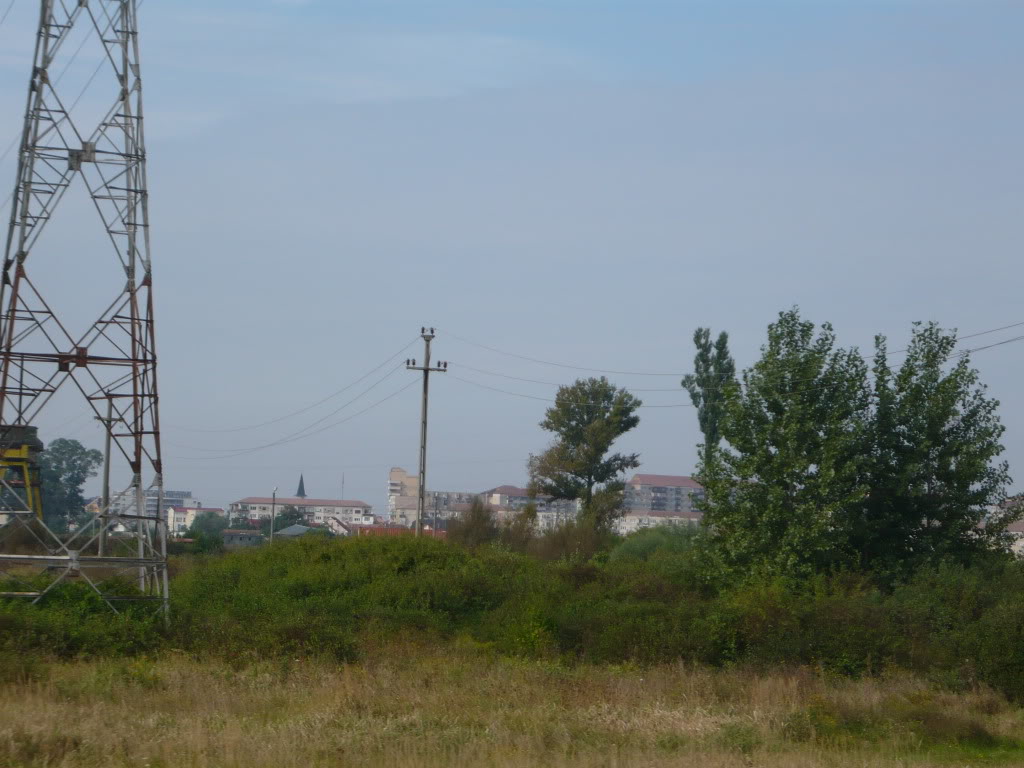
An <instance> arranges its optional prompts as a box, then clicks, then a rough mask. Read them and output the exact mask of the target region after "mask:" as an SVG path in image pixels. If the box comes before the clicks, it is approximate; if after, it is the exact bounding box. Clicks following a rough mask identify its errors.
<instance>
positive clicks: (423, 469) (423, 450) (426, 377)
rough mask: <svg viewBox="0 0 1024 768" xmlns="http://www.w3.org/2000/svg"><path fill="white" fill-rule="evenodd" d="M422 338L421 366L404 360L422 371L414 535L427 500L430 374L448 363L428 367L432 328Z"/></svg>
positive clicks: (411, 368)
mask: <svg viewBox="0 0 1024 768" xmlns="http://www.w3.org/2000/svg"><path fill="white" fill-rule="evenodd" d="M420 335H421V336H422V337H423V365H416V361H415V360H406V361H405V367H406V368H408V369H409V370H410V371H423V406H422V410H421V415H420V484H419V485H420V487H419V497H418V498H417V499H416V535H417V536H419V535H420V529H421V528H422V527H423V510H424V507H425V506H426V500H427V401H428V399H429V392H430V373H431V371H433V372H434V373H445V372H446V371H447V370H448V363H446V362H438V364H437V367H436V368H431V367H430V342H431V341H433V339H434V329H433V328H420Z"/></svg>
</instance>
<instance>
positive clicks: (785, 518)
mask: <svg viewBox="0 0 1024 768" xmlns="http://www.w3.org/2000/svg"><path fill="white" fill-rule="evenodd" d="M724 392H725V395H726V399H725V408H724V410H723V412H722V417H721V421H720V427H721V432H722V437H724V438H725V440H726V442H727V443H728V447H726V448H714V449H712V450H711V451H709V452H705V455H704V456H702V459H701V464H700V468H699V471H698V474H699V477H700V479H701V482H702V483H703V484H704V486H705V489H706V493H707V497H706V500H705V502H704V508H705V517H704V520H705V524H706V525H708V526H709V527H710V529H711V531H712V535H713V537H714V540H715V541H716V542H717V544H718V545H719V547H720V550H721V553H722V555H723V558H724V561H725V562H726V564H728V565H731V566H733V567H735V568H743V569H749V568H752V567H753V568H767V569H769V570H772V571H774V572H782V573H805V572H807V571H810V570H814V569H820V568H827V567H829V566H832V565H835V564H837V563H840V562H844V561H846V560H847V559H848V556H849V552H848V551H847V548H846V542H847V540H848V531H847V530H846V528H847V523H848V521H847V519H846V512H847V510H849V509H850V507H851V506H853V505H855V504H857V503H859V502H860V500H861V499H863V497H864V496H865V494H866V493H867V485H866V462H867V460H868V455H867V454H866V453H865V452H864V449H865V438H866V435H867V430H868V421H869V411H870V390H869V387H868V383H867V366H866V364H865V363H864V361H863V359H862V358H861V356H860V354H859V353H858V352H857V351H856V350H852V349H851V350H843V349H836V346H835V334H834V333H833V330H832V327H831V326H830V325H828V324H825V325H822V326H821V328H820V329H819V330H818V332H817V334H815V327H814V324H813V323H811V322H807V321H804V320H801V318H800V315H799V312H798V310H796V309H792V310H790V311H788V312H782V313H780V314H779V319H778V320H777V321H776V322H774V323H772V324H771V325H769V326H768V343H767V344H766V345H765V346H764V347H762V350H761V359H760V360H759V361H758V362H757V363H756V364H755V365H754V366H753V367H752V368H751V369H749V370H747V371H744V373H743V381H742V386H740V385H738V384H734V385H731V386H729V387H727V388H726V389H725V390H724Z"/></svg>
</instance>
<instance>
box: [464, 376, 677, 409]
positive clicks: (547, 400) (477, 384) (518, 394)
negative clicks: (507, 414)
mask: <svg viewBox="0 0 1024 768" xmlns="http://www.w3.org/2000/svg"><path fill="white" fill-rule="evenodd" d="M452 378H453V379H456V380H458V381H461V382H463V383H464V384H472V385H473V386H474V387H480V388H481V389H489V390H491V391H492V392H501V393H502V394H504V395H513V396H514V397H523V398H526V399H527V400H541V401H542V402H545V403H554V402H556V400H554V399H553V398H550V397H539V396H537V395H527V394H524V393H522V392H512V391H510V390H507V389H499V388H498V387H491V386H488V385H487V384H481V383H480V382H479V381H473V380H471V379H464V378H462V377H461V376H456V375H454V374H453V375H452ZM573 405H605V403H600V402H594V401H588V402H584V401H578V402H575V403H573ZM638 407H639V408H693V403H672V404H669V405H640V406H638Z"/></svg>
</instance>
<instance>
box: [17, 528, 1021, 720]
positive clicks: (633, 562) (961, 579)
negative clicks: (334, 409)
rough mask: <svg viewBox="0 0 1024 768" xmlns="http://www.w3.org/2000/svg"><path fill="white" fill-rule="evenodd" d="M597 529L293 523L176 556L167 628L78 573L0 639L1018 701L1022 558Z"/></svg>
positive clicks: (104, 649)
mask: <svg viewBox="0 0 1024 768" xmlns="http://www.w3.org/2000/svg"><path fill="white" fill-rule="evenodd" d="M596 535H598V534H596V532H594V531H593V530H592V529H589V530H588V529H587V528H585V527H572V528H567V529H563V530H561V531H559V532H556V533H555V534H553V535H552V536H551V537H550V538H549V539H548V542H549V543H554V542H557V546H556V547H555V548H556V549H561V550H562V556H561V557H559V558H557V559H553V560H540V559H537V558H535V557H530V556H527V555H523V554H519V553H516V552H512V551H510V550H509V549H507V548H505V547H503V546H501V545H490V546H487V545H481V546H478V547H477V548H476V549H474V550H472V551H471V550H468V549H465V548H463V547H460V546H453V545H451V544H448V543H445V542H442V541H437V540H435V539H428V538H414V537H411V536H401V537H386V538H385V537H358V538H350V539H327V538H323V537H310V536H305V537H300V538H298V539H293V540H289V541H280V542H275V544H273V545H271V546H264V547H260V548H255V549H249V550H243V551H238V552H233V553H229V554H227V555H222V556H212V555H211V556H202V557H188V558H186V559H182V560H181V561H180V562H178V561H176V567H177V566H181V565H187V567H183V568H181V571H180V573H178V575H176V576H175V578H174V580H173V582H172V589H171V608H172V611H171V620H172V621H171V627H170V630H169V633H165V631H164V630H163V626H162V623H161V621H160V618H159V616H157V615H155V614H154V612H153V611H151V610H147V609H146V608H145V607H144V606H141V607H140V606H135V607H132V606H130V605H127V604H126V605H125V607H124V609H123V610H122V613H121V614H120V615H117V616H114V615H112V614H111V613H110V611H109V608H108V607H107V606H106V604H105V603H104V602H103V601H102V600H101V599H100V598H99V597H98V596H97V595H96V594H95V593H94V592H92V590H90V589H88V587H87V586H86V587H83V585H81V584H74V583H67V584H63V585H61V586H60V587H58V588H56V589H54V590H53V591H52V592H51V593H50V594H49V595H48V596H47V598H46V600H45V601H44V602H43V604H42V605H40V606H32V605H28V604H25V603H22V602H17V601H14V600H7V601H3V600H0V651H2V652H4V653H6V654H9V655H16V654H18V653H19V652H21V651H25V650H37V649H42V650H46V651H48V652H50V653H53V654H55V655H59V656H74V655H79V654H92V655H98V654H110V655H124V654H138V653H141V652H145V651H149V650H155V649H159V648H161V647H164V646H165V645H166V644H167V643H171V644H173V645H174V646H176V647H178V648H182V649H185V650H188V651H191V652H194V653H203V654H211V653H212V654H218V655H222V656H226V657H229V658H246V657H289V658H294V657H295V656H298V655H315V656H327V657H330V658H334V659H341V660H347V659H353V658H356V657H358V656H359V655H360V654H362V653H365V652H366V651H367V650H369V649H372V648H374V647H376V646H380V645H381V644H382V641H383V640H390V639H393V638H395V637H396V636H400V637H402V638H403V639H405V640H408V641H410V642H415V641H416V638H420V639H422V640H423V641H425V642H436V641H439V640H443V641H447V640H450V639H454V638H460V639H462V640H464V641H466V642H469V643H472V644H475V645H481V646H484V647H488V648H491V649H493V650H495V651H497V652H500V653H504V654H508V655H514V656H526V657H562V658H564V659H566V660H577V659H578V660H584V661H588V662H597V663H606V662H609V663H619V662H627V661H636V662H642V663H654V662H662V661H673V660H686V661H692V662H701V663H705V664H712V665H728V664H744V665H757V666H770V665H813V666H815V667H817V668H819V669H821V670H822V671H823V672H826V673H829V674H838V675H847V676H861V675H873V674H880V673H884V672H886V671H887V670H889V669H891V668H894V667H895V668H902V669H906V670H910V671H914V672H918V673H921V674H923V675H926V676H927V677H929V678H930V679H931V680H932V681H934V682H938V683H940V684H942V685H944V686H946V687H949V688H953V689H974V690H976V689H978V687H979V686H980V685H985V684H987V685H989V686H992V687H994V688H996V689H997V690H998V691H1000V692H1002V693H1004V694H1006V695H1007V696H1009V697H1011V698H1014V699H1016V700H1018V701H1024V605H1022V604H1021V603H1020V601H1019V600H1018V599H1017V596H1018V595H1019V594H1021V592H1022V591H1024V564H1022V563H1020V562H1009V561H1004V562H996V561H992V562H988V563H985V564H984V565H979V566H974V567H972V568H967V567H964V566H961V565H945V566H940V567H936V568H933V569H930V570H927V571H921V572H920V573H919V574H918V575H917V576H916V577H915V578H914V579H912V580H911V581H909V582H907V583H905V584H902V585H899V586H897V587H895V588H893V589H892V590H890V591H884V590H882V589H881V588H879V587H877V586H875V585H874V584H873V582H872V581H871V580H870V579H869V577H868V576H867V575H865V574H859V573H852V572H841V573H835V574H831V575H819V576H814V577H811V578H808V579H804V580H792V579H783V578H769V577H751V578H748V579H746V580H743V581H739V582H736V583H727V582H725V581H723V579H722V578H721V576H719V575H717V573H716V570H715V568H714V559H713V558H712V557H709V556H708V554H707V550H706V548H705V546H704V544H703V542H704V541H705V540H704V538H703V535H702V534H700V533H696V534H694V533H688V532H684V531H648V532H644V533H642V534H638V535H636V536H633V537H629V538H627V539H626V540H624V541H620V542H619V541H617V542H615V544H614V546H613V547H612V548H611V549H610V550H609V551H608V554H607V556H584V555H583V550H581V549H577V548H574V543H575V544H578V543H580V541H588V542H592V541H593V540H594V539H593V538H592V537H593V536H596ZM121 589H122V590H128V591H130V590H131V589H132V586H131V585H130V584H127V583H126V584H124V585H122V586H121ZM30 673H31V670H30V671H28V672H24V674H25V675H29V674H30ZM2 674H7V675H8V676H11V675H13V676H15V677H17V676H18V675H22V674H23V672H22V671H19V669H18V668H17V667H16V666H15V667H12V668H11V669H9V670H7V671H6V672H2ZM31 674H34V673H31ZM794 727H796V726H794ZM816 727H817V726H816Z"/></svg>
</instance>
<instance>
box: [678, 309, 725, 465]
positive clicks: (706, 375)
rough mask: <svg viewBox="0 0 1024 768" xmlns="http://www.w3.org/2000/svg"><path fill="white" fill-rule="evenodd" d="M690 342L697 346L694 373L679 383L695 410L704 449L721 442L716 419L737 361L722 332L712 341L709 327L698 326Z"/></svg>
mask: <svg viewBox="0 0 1024 768" xmlns="http://www.w3.org/2000/svg"><path fill="white" fill-rule="evenodd" d="M693 345H694V346H695V347H696V348H697V352H696V354H695V355H694V358H693V371H694V372H693V373H688V374H687V375H686V376H684V377H683V380H682V385H683V387H684V388H685V389H686V391H687V392H689V393H690V400H691V401H692V402H693V405H694V407H695V408H696V409H697V421H698V423H699V424H700V431H701V432H702V433H703V434H704V450H705V451H706V450H708V449H709V448H715V447H717V446H718V444H719V442H721V439H722V434H721V430H720V428H719V422H721V420H722V412H723V411H724V410H725V398H726V395H725V391H726V390H727V389H728V388H729V386H730V385H732V384H733V382H735V380H736V363H735V361H733V359H732V355H730V354H729V334H728V333H726V332H725V331H722V332H721V333H720V334H718V338H717V339H716V340H715V342H714V344H712V343H711V329H710V328H698V329H697V330H696V331H694V332H693Z"/></svg>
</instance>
